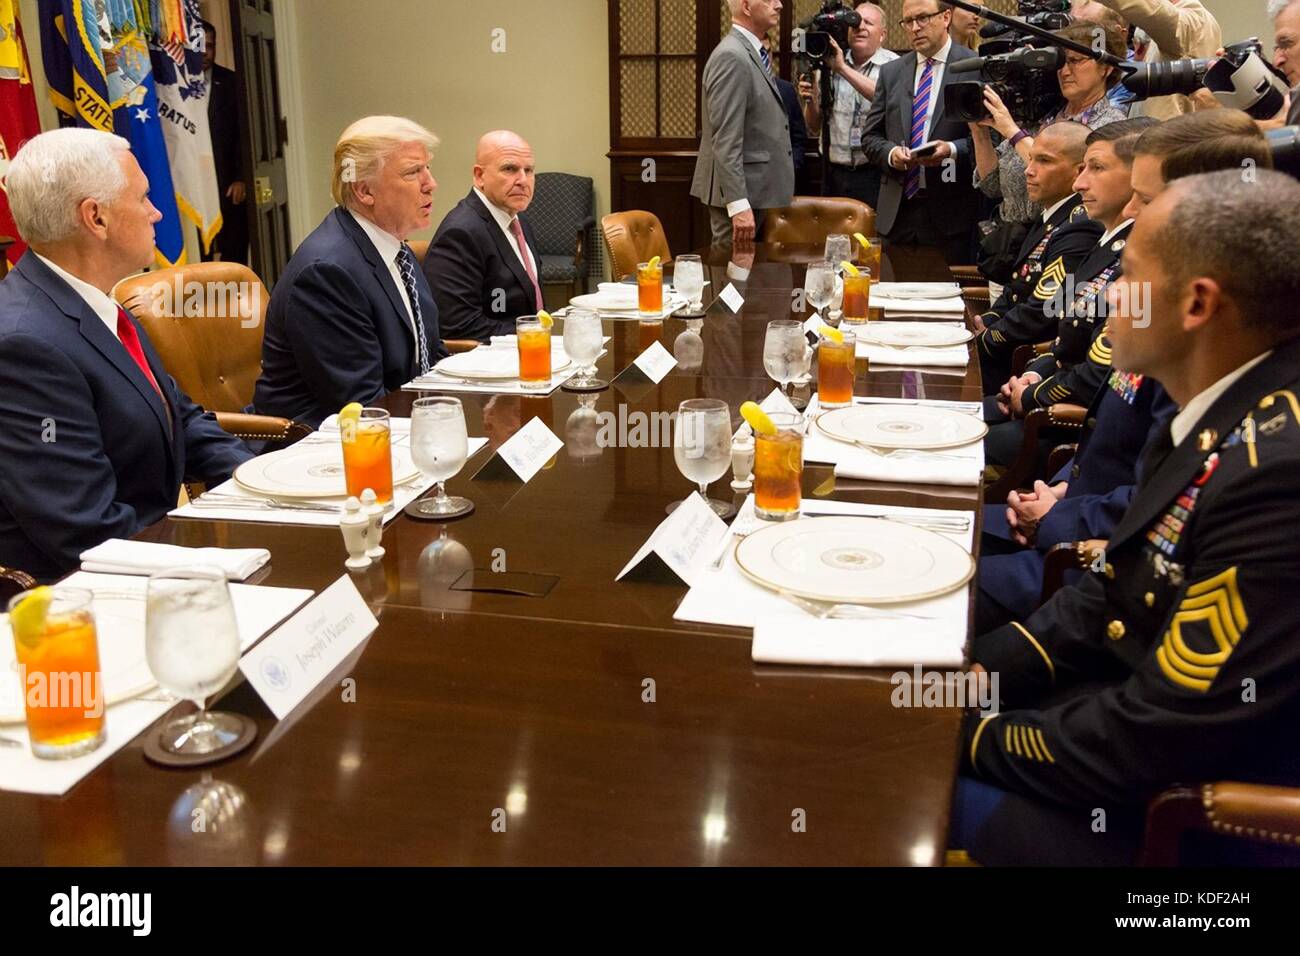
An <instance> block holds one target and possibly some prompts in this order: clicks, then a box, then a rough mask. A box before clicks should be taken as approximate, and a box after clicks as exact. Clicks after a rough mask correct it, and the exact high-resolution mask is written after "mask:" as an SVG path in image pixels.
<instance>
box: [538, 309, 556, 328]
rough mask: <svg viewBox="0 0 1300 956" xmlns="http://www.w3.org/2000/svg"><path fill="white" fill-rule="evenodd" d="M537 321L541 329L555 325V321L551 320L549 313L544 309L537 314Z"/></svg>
mask: <svg viewBox="0 0 1300 956" xmlns="http://www.w3.org/2000/svg"><path fill="white" fill-rule="evenodd" d="M537 321H538V322H540V323H542V328H544V329H549V328H551V327H552V326H554V325H555V320H554V319H553V318H551V313H549V312H547V311H546V310H545V309H543V310H542V311H540V312H538V313H537Z"/></svg>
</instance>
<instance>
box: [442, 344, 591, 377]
mask: <svg viewBox="0 0 1300 956" xmlns="http://www.w3.org/2000/svg"><path fill="white" fill-rule="evenodd" d="M572 364H573V360H572V359H570V358H569V355H568V353H567V352H565V351H564V342H563V340H562V339H560V338H559V337H557V336H555V335H552V336H551V373H552V374H554V373H556V372H558V371H560V370H561V369H565V368H568V367H569V366H570V365H572ZM434 371H435V372H441V373H442V374H444V375H449V376H452V377H453V378H468V379H475V380H482V381H507V380H510V379H517V378H519V348H518V346H517V345H508V346H507V345H494V346H490V347H489V346H483V345H480V346H479V347H478V348H476V349H470V350H469V351H468V352H457V353H456V354H455V355H449V356H447V357H446V358H445V359H443V360H442V361H441V362H439V363H438V364H437V365H435V366H434Z"/></svg>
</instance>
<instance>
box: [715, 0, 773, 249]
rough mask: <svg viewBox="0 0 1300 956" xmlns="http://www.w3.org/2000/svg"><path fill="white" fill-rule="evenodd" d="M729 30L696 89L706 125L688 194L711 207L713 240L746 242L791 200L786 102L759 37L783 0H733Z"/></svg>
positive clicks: (716, 48) (723, 243) (767, 28)
mask: <svg viewBox="0 0 1300 956" xmlns="http://www.w3.org/2000/svg"><path fill="white" fill-rule="evenodd" d="M730 7H731V20H732V27H731V32H729V33H728V34H727V35H726V36H724V37H723V38H722V40H721V42H720V43H719V44H718V45H717V47H715V48H714V50H713V52H712V53H711V54H709V62H708V63H706V64H705V65H704V76H703V79H702V86H701V92H700V109H701V112H702V116H701V121H702V125H703V132H702V133H701V134H700V152H699V156H698V157H697V158H696V161H695V175H694V176H693V177H692V178H691V195H692V196H694V197H695V198H696V199H698V200H699V201H700V202H702V203H704V205H706V206H707V207H708V208H709V224H710V227H711V229H712V235H713V242H714V244H715V245H726V244H727V243H732V244H734V245H741V246H743V245H746V244H748V243H751V242H753V241H754V239H755V237H756V236H757V235H758V234H759V233H760V232H761V230H762V228H763V216H764V214H765V213H766V211H767V210H768V209H776V208H780V207H782V206H788V205H790V200H791V199H792V198H793V197H794V161H793V160H792V159H791V156H790V153H791V149H790V129H789V125H790V124H789V120H788V119H787V118H786V107H785V102H784V101H783V100H782V99H781V91H780V90H779V89H778V88H777V85H776V80H775V78H774V76H773V73H772V58H771V56H770V54H768V52H767V51H766V50H764V49H763V45H762V39H761V38H762V37H763V35H764V34H765V33H767V31H768V30H770V29H772V28H773V27H774V26H776V25H777V24H778V23H779V22H780V18H781V0H730Z"/></svg>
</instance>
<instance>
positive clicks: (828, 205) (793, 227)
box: [763, 196, 876, 246]
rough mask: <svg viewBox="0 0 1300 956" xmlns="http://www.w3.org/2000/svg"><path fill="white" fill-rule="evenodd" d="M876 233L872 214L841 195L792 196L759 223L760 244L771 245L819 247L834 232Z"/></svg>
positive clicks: (860, 203)
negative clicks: (766, 243)
mask: <svg viewBox="0 0 1300 956" xmlns="http://www.w3.org/2000/svg"><path fill="white" fill-rule="evenodd" d="M855 232H860V233H862V234H863V235H864V236H874V235H875V234H876V213H875V210H873V209H872V208H871V207H870V206H868V205H867V204H866V203H864V202H860V201H859V200H857V199H849V198H848V197H845V196H795V197H794V200H793V201H792V202H791V203H790V205H788V206H786V207H785V208H784V209H771V210H769V211H768V213H767V219H766V220H765V222H764V224H763V241H764V242H770V243H773V244H775V245H778V246H779V245H808V244H815V245H819V244H823V243H825V242H826V237H827V236H833V235H835V234H836V233H844V234H846V235H850V236H851V235H853V234H854V233H855Z"/></svg>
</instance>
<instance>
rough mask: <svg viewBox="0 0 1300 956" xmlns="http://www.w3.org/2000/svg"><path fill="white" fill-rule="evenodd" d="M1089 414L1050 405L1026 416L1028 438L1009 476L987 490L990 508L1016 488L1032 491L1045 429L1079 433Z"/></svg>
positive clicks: (985, 495)
mask: <svg viewBox="0 0 1300 956" xmlns="http://www.w3.org/2000/svg"><path fill="white" fill-rule="evenodd" d="M1087 416H1088V410H1087V409H1086V408H1083V407H1082V406H1079V405H1066V404H1061V405H1049V406H1047V407H1046V408H1035V409H1034V410H1033V411H1031V412H1030V413H1029V414H1028V415H1026V416H1025V434H1024V438H1023V439H1022V440H1021V442H1020V451H1019V453H1018V454H1017V455H1016V460H1015V461H1013V462H1012V463H1011V465H1010V467H1008V468H1007V470H1006V472H1005V473H1004V474H1003V475H1002V477H1001V478H999V479H998V480H997V481H995V482H993V483H992V484H991V485H989V486H988V487H987V488H985V490H984V501H985V502H986V503H988V504H1002V503H1003V502H1004V501H1006V500H1007V494H1008V493H1009V492H1012V491H1015V490H1016V489H1017V488H1027V487H1029V486H1030V485H1031V484H1032V482H1033V478H1034V472H1035V469H1036V467H1037V464H1038V444H1039V442H1040V441H1042V439H1043V437H1044V436H1043V434H1042V433H1043V431H1044V430H1045V429H1049V428H1050V429H1065V430H1070V431H1074V430H1078V429H1080V428H1082V427H1083V420H1084V419H1085V418H1086V417H1087Z"/></svg>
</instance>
